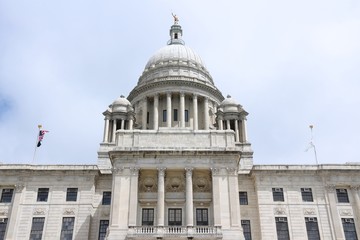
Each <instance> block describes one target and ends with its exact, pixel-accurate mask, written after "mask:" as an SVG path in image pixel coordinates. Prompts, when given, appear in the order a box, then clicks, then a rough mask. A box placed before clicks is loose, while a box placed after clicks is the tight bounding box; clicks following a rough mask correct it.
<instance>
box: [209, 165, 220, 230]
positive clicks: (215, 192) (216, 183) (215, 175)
mask: <svg viewBox="0 0 360 240" xmlns="http://www.w3.org/2000/svg"><path fill="white" fill-rule="evenodd" d="M219 172H220V169H219V168H211V177H212V198H213V210H214V226H221V206H220V205H221V202H220V192H221V190H220V187H221V186H220V180H221V179H220V178H221V177H220V176H219Z"/></svg>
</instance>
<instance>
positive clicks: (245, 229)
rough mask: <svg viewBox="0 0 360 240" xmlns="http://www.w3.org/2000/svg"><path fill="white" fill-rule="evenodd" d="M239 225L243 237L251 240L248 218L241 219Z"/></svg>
mask: <svg viewBox="0 0 360 240" xmlns="http://www.w3.org/2000/svg"><path fill="white" fill-rule="evenodd" d="M241 226H242V228H243V233H244V239H245V240H251V226H250V220H241Z"/></svg>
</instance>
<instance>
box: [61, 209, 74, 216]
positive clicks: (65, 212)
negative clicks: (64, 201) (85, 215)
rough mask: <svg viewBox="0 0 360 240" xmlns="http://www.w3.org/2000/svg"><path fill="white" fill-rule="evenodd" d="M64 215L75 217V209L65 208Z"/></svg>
mask: <svg viewBox="0 0 360 240" xmlns="http://www.w3.org/2000/svg"><path fill="white" fill-rule="evenodd" d="M63 214H64V215H75V209H74V208H65V209H64V212H63Z"/></svg>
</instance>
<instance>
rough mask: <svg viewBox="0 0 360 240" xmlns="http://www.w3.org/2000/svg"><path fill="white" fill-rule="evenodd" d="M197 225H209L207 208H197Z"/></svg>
mask: <svg viewBox="0 0 360 240" xmlns="http://www.w3.org/2000/svg"><path fill="white" fill-rule="evenodd" d="M196 225H198V226H207V225H209V221H208V209H207V208H197V209H196Z"/></svg>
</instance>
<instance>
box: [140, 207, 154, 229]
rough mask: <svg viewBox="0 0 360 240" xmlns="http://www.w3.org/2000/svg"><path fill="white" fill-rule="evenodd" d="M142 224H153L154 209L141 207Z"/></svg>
mask: <svg viewBox="0 0 360 240" xmlns="http://www.w3.org/2000/svg"><path fill="white" fill-rule="evenodd" d="M142 225H143V226H153V225H154V209H153V208H143V209H142Z"/></svg>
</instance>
